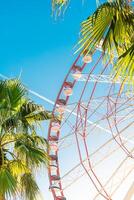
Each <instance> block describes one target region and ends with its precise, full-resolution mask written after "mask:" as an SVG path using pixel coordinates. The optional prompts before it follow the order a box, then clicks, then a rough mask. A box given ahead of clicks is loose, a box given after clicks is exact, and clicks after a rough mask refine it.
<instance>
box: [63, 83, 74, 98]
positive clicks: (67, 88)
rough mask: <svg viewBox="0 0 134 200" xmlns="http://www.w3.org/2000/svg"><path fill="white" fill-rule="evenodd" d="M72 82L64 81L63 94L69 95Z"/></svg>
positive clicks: (71, 91)
mask: <svg viewBox="0 0 134 200" xmlns="http://www.w3.org/2000/svg"><path fill="white" fill-rule="evenodd" d="M72 88H73V84H72V83H71V82H65V83H64V95H65V96H71V95H72V94H73V89H72Z"/></svg>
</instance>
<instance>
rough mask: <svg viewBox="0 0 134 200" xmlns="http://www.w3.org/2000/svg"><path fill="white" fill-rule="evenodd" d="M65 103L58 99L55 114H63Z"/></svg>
mask: <svg viewBox="0 0 134 200" xmlns="http://www.w3.org/2000/svg"><path fill="white" fill-rule="evenodd" d="M65 105H66V101H65V100H64V99H59V100H58V101H57V104H56V112H58V113H59V114H63V113H64V111H65Z"/></svg>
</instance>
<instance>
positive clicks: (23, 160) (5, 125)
mask: <svg viewBox="0 0 134 200" xmlns="http://www.w3.org/2000/svg"><path fill="white" fill-rule="evenodd" d="M51 118H52V114H51V112H48V111H45V110H44V108H43V107H42V106H40V105H37V104H35V103H34V102H32V101H31V100H30V99H29V98H28V94H27V90H26V88H25V87H24V86H23V85H22V84H21V83H20V81H19V80H16V79H13V80H6V81H0V200H6V199H10V198H11V197H12V198H14V197H16V196H21V198H22V199H25V200H34V199H37V198H38V197H37V196H38V195H39V188H38V185H37V183H36V180H35V178H34V171H35V170H37V169H38V168H40V167H41V166H42V165H45V166H47V165H48V161H49V158H48V155H47V148H48V145H47V141H46V140H45V139H44V138H43V137H41V136H38V135H37V128H38V125H39V124H40V121H42V120H47V119H51Z"/></svg>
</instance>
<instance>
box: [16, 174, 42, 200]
mask: <svg viewBox="0 0 134 200" xmlns="http://www.w3.org/2000/svg"><path fill="white" fill-rule="evenodd" d="M20 183H21V194H22V198H23V199H24V200H38V195H39V188H38V185H37V183H36V181H35V180H34V177H33V176H32V174H31V173H25V174H24V175H23V176H22V177H21V181H20Z"/></svg>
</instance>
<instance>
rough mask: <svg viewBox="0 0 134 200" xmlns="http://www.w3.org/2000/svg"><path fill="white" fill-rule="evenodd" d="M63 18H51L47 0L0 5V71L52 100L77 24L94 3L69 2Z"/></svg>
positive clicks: (69, 58) (7, 0) (69, 60)
mask: <svg viewBox="0 0 134 200" xmlns="http://www.w3.org/2000/svg"><path fill="white" fill-rule="evenodd" d="M71 3H72V4H70V6H69V9H68V10H67V12H66V15H65V16H64V17H61V18H60V19H58V20H56V21H55V20H54V19H53V18H52V17H51V3H50V0H29V1H27V0H19V1H18V0H12V1H10V0H5V1H1V5H0V27H1V31H0V55H1V56H0V72H1V73H3V74H5V75H7V76H10V77H13V76H19V74H20V72H21V71H22V74H21V79H22V80H23V82H24V83H25V84H26V85H27V86H28V87H29V88H31V89H34V90H36V91H38V92H40V93H42V94H43V95H45V96H47V97H49V98H50V99H53V100H54V99H55V97H56V94H57V92H58V90H59V87H60V85H61V83H62V81H63V79H64V76H65V74H66V73H67V71H68V69H69V67H70V65H71V63H72V61H73V59H74V55H73V53H74V50H73V47H74V45H75V44H76V43H77V41H78V38H79V30H80V22H81V21H82V20H83V19H85V18H86V17H87V16H88V15H89V14H90V13H91V12H92V11H93V10H94V9H95V6H96V3H95V1H88V0H85V4H84V5H83V6H82V4H81V0H75V1H72V2H71Z"/></svg>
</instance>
